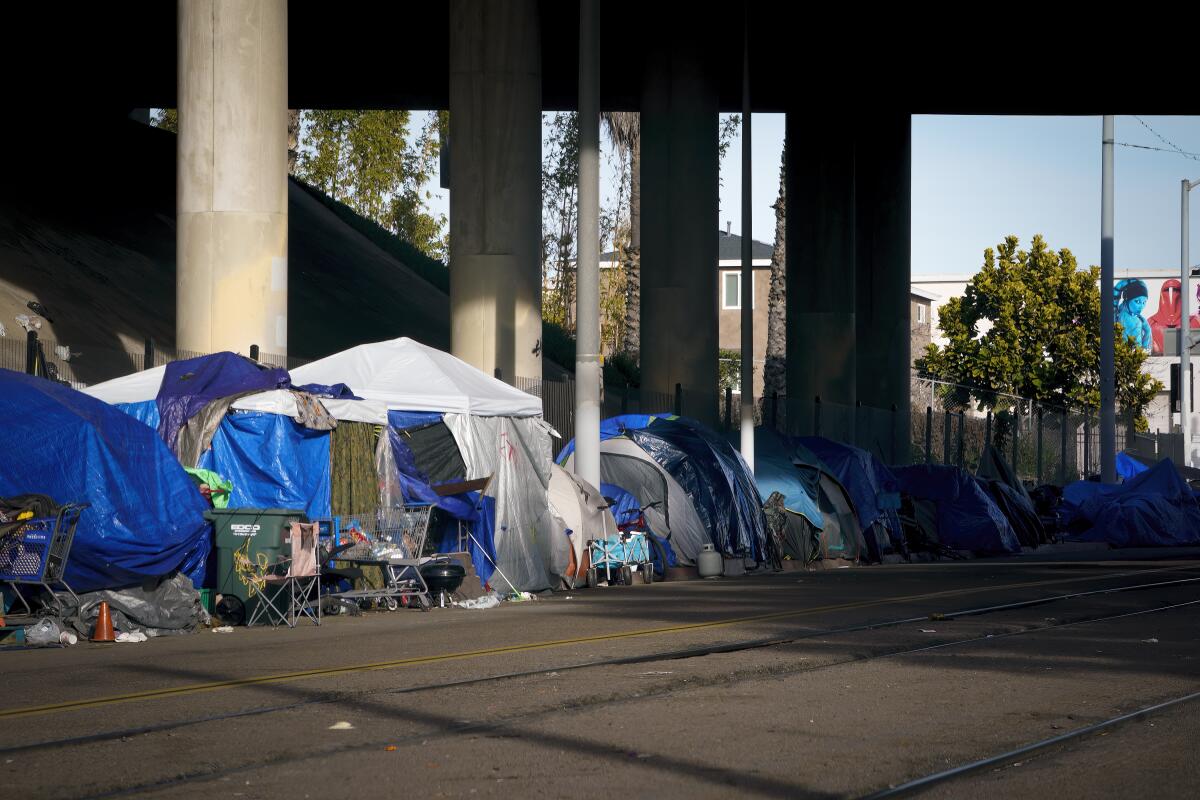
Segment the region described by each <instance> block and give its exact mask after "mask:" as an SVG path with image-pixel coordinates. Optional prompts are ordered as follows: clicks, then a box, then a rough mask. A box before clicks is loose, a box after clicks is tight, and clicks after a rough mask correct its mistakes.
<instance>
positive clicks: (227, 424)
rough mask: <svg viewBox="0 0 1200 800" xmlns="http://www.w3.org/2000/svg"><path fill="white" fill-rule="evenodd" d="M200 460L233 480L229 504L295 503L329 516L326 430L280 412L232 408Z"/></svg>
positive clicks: (293, 505)
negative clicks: (294, 419) (313, 428)
mask: <svg viewBox="0 0 1200 800" xmlns="http://www.w3.org/2000/svg"><path fill="white" fill-rule="evenodd" d="M199 466H201V467H203V468H205V469H211V470H212V471H214V472H216V473H217V474H218V475H220V476H222V477H223V478H226V479H228V480H230V481H232V482H233V492H232V493H231V494H230V498H229V507H230V508H298V509H303V510H304V512H305V513H306V514H307V515H308V518H309V519H318V518H324V517H328V516H330V513H331V511H330V506H329V503H330V461H329V432H328V431H315V430H310V429H308V428H305V427H304V426H303V425H300V424H297V423H296V422H293V421H292V419H291V418H289V417H285V416H282V415H280V414H267V413H263V412H261V411H235V412H233V413H231V414H229V415H228V416H226V417H225V418H224V419H223V420H221V424H220V426H219V427H218V428H217V432H216V434H215V435H214V436H213V440H212V447H211V449H209V450H208V451H206V452H205V453H204V455H203V457H201V459H200V464H199Z"/></svg>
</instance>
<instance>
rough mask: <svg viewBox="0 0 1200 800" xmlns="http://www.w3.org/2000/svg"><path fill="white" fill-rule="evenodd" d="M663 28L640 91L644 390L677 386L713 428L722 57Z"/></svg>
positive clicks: (683, 28)
mask: <svg viewBox="0 0 1200 800" xmlns="http://www.w3.org/2000/svg"><path fill="white" fill-rule="evenodd" d="M705 24H707V22H705ZM693 27H695V29H694V30H693V29H692V28H693ZM658 30H660V31H661V32H662V34H663V35H664V36H668V37H670V41H669V42H665V43H663V46H662V47H661V48H656V49H655V50H654V51H653V52H651V53H649V54H647V59H648V62H647V69H646V79H645V84H644V85H643V87H642V120H641V121H642V163H641V170H642V172H641V177H642V263H641V273H642V275H641V278H642V287H641V289H642V299H641V317H642V324H641V347H642V349H641V375H642V389H643V390H644V391H647V392H654V393H657V394H659V395H662V396H663V398H670V397H673V396H674V392H675V385H676V384H677V383H678V384H680V385H681V387H682V390H683V413H684V414H685V415H687V416H689V417H694V418H696V419H699V420H701V421H702V422H706V423H709V424H713V425H715V424H716V422H717V417H718V413H717V392H718V387H717V383H718V379H717V347H718V339H717V303H718V300H719V297H718V293H717V291H715V288H716V285H717V280H718V279H717V225H718V221H717V214H718V185H717V182H718V180H719V168H720V165H719V162H718V158H717V125H718V105H717V88H716V82H715V80H713V77H712V74H711V71H710V70H709V68H708V66H707V64H706V62H705V54H706V52H716V51H715V50H708V51H706V47H707V45H706V44H705V42H706V41H707V39H706V36H705V35H704V34H703V33H702V31H701V29H700V28H699V27H698V26H693V25H690V24H689V23H688V21H687V20H686V19H683V18H679V17H675V18H674V21H673V22H671V24H665V22H664V24H663V25H661V26H660V27H659V28H658Z"/></svg>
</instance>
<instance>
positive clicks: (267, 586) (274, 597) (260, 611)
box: [246, 522, 321, 628]
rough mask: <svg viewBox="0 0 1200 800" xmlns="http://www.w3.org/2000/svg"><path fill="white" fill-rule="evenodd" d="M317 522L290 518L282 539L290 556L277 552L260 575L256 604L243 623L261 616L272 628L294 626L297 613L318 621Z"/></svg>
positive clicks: (319, 605)
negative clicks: (287, 546) (285, 536)
mask: <svg viewBox="0 0 1200 800" xmlns="http://www.w3.org/2000/svg"><path fill="white" fill-rule="evenodd" d="M318 539H319V536H318V526H317V523H315V522H292V524H291V528H290V529H289V531H288V534H287V538H286V541H287V542H288V544H289V552H290V554H291V555H290V556H281V557H280V559H279V561H278V562H276V564H274V565H273V566H272V567H271V568H270V569H269V570H268V571H267V572H265V573H264V574H263V576H262V580H263V588H262V589H261V590H260V591H259V602H258V606H257V607H256V608H255V609H254V613H253V614H251V616H250V621H249V622H247V623H246V625H247V626H250V625H253V624H254V623H255V622H257V621H258V620H260V619H263V618H265V619H266V621H267V622H268V623H269V624H270V625H271V627H272V628H277V627H279V625H280V623H283V624H285V625H287V626H288V627H289V628H294V627H296V623H297V622H298V621H299V620H300V618H301V617H308V618H309V619H311V620H312V621H313V622H314V623H315V624H317V625H320V624H321V603H320V597H321V569H320V565H319V564H318V562H317V541H318Z"/></svg>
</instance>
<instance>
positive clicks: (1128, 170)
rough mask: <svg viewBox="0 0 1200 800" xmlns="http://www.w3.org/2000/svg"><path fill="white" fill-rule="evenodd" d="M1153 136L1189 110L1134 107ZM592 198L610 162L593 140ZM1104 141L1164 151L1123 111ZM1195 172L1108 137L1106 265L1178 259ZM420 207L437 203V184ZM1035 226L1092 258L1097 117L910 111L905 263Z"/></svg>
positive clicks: (607, 184) (729, 166) (1096, 239)
mask: <svg viewBox="0 0 1200 800" xmlns="http://www.w3.org/2000/svg"><path fill="white" fill-rule="evenodd" d="M1141 119H1142V120H1144V121H1145V122H1146V123H1147V124H1148V125H1149V126H1150V127H1151V128H1153V129H1154V131H1155V132H1157V133H1158V134H1159V135H1160V136H1162V137H1163V138H1165V139H1167V140H1169V141H1170V142H1172V143H1173V144H1175V145H1177V146H1178V147H1179V148H1181V149H1182V150H1184V151H1186V152H1189V153H1200V117H1145V116H1144V117H1142V118H1141ZM753 123H754V124H753V130H752V138H753V156H754V179H753V189H752V196H753V202H754V209H753V210H754V222H753V226H752V227H753V231H754V238H756V239H759V240H761V241H764V242H768V243H770V242H772V241H773V239H774V235H775V216H774V212H773V211H772V210H771V204H772V203H774V202H775V197H776V194H777V192H778V191H779V157H780V153H781V151H782V148H783V136H784V117H783V115H782V114H755V115H754V120H753ZM601 141H602V145H603V148H604V150H605V158H603V159H602V163H601V175H600V178H601V194H602V201H605V200H608V199H609V198H611V196H612V195H613V194H614V192H615V190H614V185H615V183H614V181H615V168H614V166H613V164H612V161H611V152H610V148H609V145H608V142H607V140H606V137H602V139H601ZM1116 141H1117V142H1123V143H1127V144H1137V145H1145V146H1149V147H1160V148H1165V149H1169V147H1170V146H1169V145H1167V144H1165V143H1163V142H1162V141H1161V140H1160V139H1158V138H1157V137H1156V136H1155V134H1154V133H1153V132H1151V130H1149V129H1147V128H1146V127H1145V126H1143V125H1142V124H1141V123H1140V122H1139V121H1138V120H1137V119H1136V118H1135V117H1132V116H1118V117H1117V120H1116ZM1185 177H1187V178H1191V179H1193V180H1194V179H1196V178H1200V157H1198V158H1185V157H1184V156H1181V155H1179V154H1178V153H1174V152H1155V151H1151V150H1141V149H1134V148H1130V147H1123V146H1118V147H1117V148H1116V156H1115V187H1116V225H1115V233H1116V238H1115V245H1116V247H1115V250H1116V266H1117V268H1118V269H1126V268H1128V269H1161V268H1175V267H1178V266H1179V181H1180V179H1181V178H1185ZM721 180H722V187H721V211H720V214H719V217H718V219H717V220H716V223H717V226H718V227H720V228H724V227H725V223H726V222H727V221H729V222H732V223H733V225H732V229H733V232H734V233H737V234H740V233H741V227H742V222H741V140H740V136H739V137H738V138H735V140H734V141H733V142H732V144H731V145H730V147H729V150H728V152H727V153H726V157H725V160H724V162H723V163H722V165H721ZM438 194H439V195H440V197H439V198H436V199H435V200H434V201H432V202H431V204H430V205H431V206H432V207H433V208H434V209H435V210H438V211H440V212H441V213H446V212H447V211H448V209H447V206H448V201H447V200H446V197H445V195H446V193H445V192H438ZM1191 230H1192V238H1193V239H1194V240H1196V241H1195V243H1194V246H1193V256H1192V262H1193V263H1198V262H1200V187H1198V188H1197V189H1196V190H1195V191H1194V192H1193V197H1192V228H1191ZM1010 233H1012V234H1016V235H1017V236H1019V237H1020V238H1021V241H1022V242H1023V243H1026V242H1028V241H1029V239H1030V238H1031V237H1032V236H1033V234H1035V233H1041V234H1043V235H1044V236H1045V237H1046V239H1047V241H1048V242H1049V243H1050V245H1051V246H1052V247H1054V248H1056V249H1058V248H1062V247H1067V248H1070V250H1071V251H1072V252H1073V253H1074V254H1075V256H1076V258H1077V259H1078V260H1079V263H1080V264H1081V265H1083V266H1087V265H1089V264H1099V263H1100V117H978V116H936V117H935V116H918V117H913V124H912V269H913V272H914V273H931V272H966V273H972V272H975V271H976V270H977V269H978V268H979V266H980V265H981V264H982V262H983V249H984V248H985V247H989V246H994V245H995V244H996V243H997V242H999V241H1000V240H1001V239H1003V238H1004V236H1006V235H1007V234H1010Z"/></svg>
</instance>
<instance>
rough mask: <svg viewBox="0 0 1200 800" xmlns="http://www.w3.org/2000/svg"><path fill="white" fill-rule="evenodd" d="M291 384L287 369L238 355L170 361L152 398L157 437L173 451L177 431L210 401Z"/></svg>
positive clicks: (213, 355) (217, 354) (218, 355)
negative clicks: (269, 365) (263, 364)
mask: <svg viewBox="0 0 1200 800" xmlns="http://www.w3.org/2000/svg"><path fill="white" fill-rule="evenodd" d="M291 383H292V382H291V378H289V377H288V372H287V370H286V369H282V368H279V367H261V366H259V365H258V364H256V363H255V362H253V361H251V360H250V359H248V358H245V357H243V356H239V355H238V354H237V353H230V352H224V353H213V354H212V355H207V356H197V357H196V358H188V359H185V360H183V361H172V362H171V363H170V364H167V369H166V371H165V372H164V373H163V380H162V384H161V385H160V386H159V387H158V397H157V398H155V399H156V401H157V402H158V413H159V422H158V435H159V436H161V437H162V440H163V441H164V442H166V443H167V446H169V447H170V448H172V450H173V449H174V448H175V440H176V439H177V438H178V436H179V431H180V430H181V429H182V428H183V426H184V425H185V424H186V423H187V421H188V420H189V419H191V418H192V417H194V416H195V415H196V414H197V413H198V412H199V411H200V409H202V408H204V406H206V405H207V404H208V403H210V402H212V401H213V400H217V399H219V398H222V397H229V396H230V395H235V394H241V393H244V392H250V391H255V390H261V391H266V390H268V389H281V388H286V387H288V386H290V385H291ZM219 471H220V470H218V472H219Z"/></svg>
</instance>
